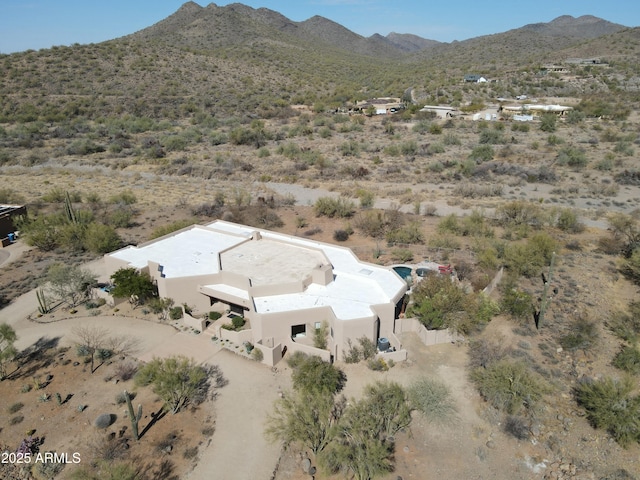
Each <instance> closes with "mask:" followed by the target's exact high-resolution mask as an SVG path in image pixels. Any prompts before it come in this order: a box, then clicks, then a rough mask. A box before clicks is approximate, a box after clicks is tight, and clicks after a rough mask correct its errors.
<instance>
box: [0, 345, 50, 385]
mask: <svg viewBox="0 0 640 480" xmlns="http://www.w3.org/2000/svg"><path fill="white" fill-rule="evenodd" d="M60 338H62V337H53V338H48V337H40V338H39V339H38V340H37V341H36V342H35V343H34V344H33V345H31V346H29V347H27V348H25V349H24V350H22V351H21V352H20V353H18V355H17V356H16V358H15V365H16V368H15V370H14V371H13V372H11V373H10V374H9V375H8V377H7V378H9V379H11V380H15V379H18V378H28V377H32V376H33V375H35V373H36V372H37V371H38V370H40V369H42V368H46V367H48V366H49V365H51V363H52V362H53V360H54V356H55V354H56V352H55V349H56V348H57V347H58V344H59V343H60Z"/></svg>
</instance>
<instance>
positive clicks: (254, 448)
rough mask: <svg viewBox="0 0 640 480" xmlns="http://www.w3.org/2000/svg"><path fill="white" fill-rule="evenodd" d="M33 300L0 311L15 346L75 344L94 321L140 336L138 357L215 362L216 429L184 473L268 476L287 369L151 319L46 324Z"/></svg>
mask: <svg viewBox="0 0 640 480" xmlns="http://www.w3.org/2000/svg"><path fill="white" fill-rule="evenodd" d="M36 305H37V301H36V297H35V292H30V293H28V294H26V295H23V296H22V297H20V298H18V299H16V300H15V301H14V302H12V303H11V304H10V305H9V306H7V307H6V308H4V309H3V310H1V311H0V322H7V323H9V324H10V325H12V326H13V328H14V329H15V330H16V333H17V335H18V340H17V342H16V347H17V348H19V349H24V348H26V347H28V346H30V345H33V344H34V343H35V342H36V341H38V340H39V339H41V338H49V339H53V338H58V339H59V345H61V346H67V345H73V343H74V336H73V333H72V332H73V329H74V328H75V327H77V326H80V325H90V326H91V325H96V326H101V327H104V328H107V329H108V330H109V331H110V332H113V333H114V334H117V335H125V336H127V337H131V338H134V339H137V340H139V342H140V343H139V345H138V351H137V352H136V355H135V356H137V357H138V358H140V359H142V360H149V359H151V358H153V357H166V356H170V355H185V356H187V357H191V358H194V359H195V360H196V361H197V362H201V363H210V364H214V365H218V366H219V367H220V369H221V371H222V373H223V374H224V376H225V378H226V379H227V380H228V384H227V385H226V386H224V387H223V388H221V389H220V390H219V391H218V397H217V398H216V401H215V402H213V403H212V404H209V405H211V407H207V408H212V412H211V415H212V416H213V417H214V418H216V425H215V433H214V435H213V437H212V440H211V442H210V444H209V445H208V446H206V447H204V446H203V447H202V449H201V453H200V454H199V455H200V461H199V463H198V465H197V466H196V468H195V469H194V470H193V471H192V472H190V473H189V474H188V477H186V478H189V479H194V480H199V479H203V480H204V479H210V478H270V477H271V475H272V473H273V471H274V469H275V468H276V464H277V462H278V457H279V454H280V448H279V445H277V444H274V443H272V442H267V440H266V439H265V438H264V435H263V434H262V431H263V421H264V418H265V417H266V414H267V412H269V411H270V410H271V408H272V405H273V402H274V401H275V399H276V398H278V392H279V391H280V390H282V389H286V388H288V386H289V375H288V373H286V372H282V371H277V370H272V369H271V368H270V367H267V366H265V365H262V364H259V363H256V362H254V361H252V360H249V359H247V358H245V357H241V356H240V355H236V354H235V353H233V352H231V351H229V350H225V349H222V348H221V347H219V346H217V345H215V344H214V342H212V341H211V337H209V336H206V335H193V334H190V333H184V332H178V331H177V330H176V329H175V328H173V327H171V326H169V325H162V324H158V323H155V322H150V321H145V320H140V319H135V318H130V317H121V316H115V315H111V316H109V315H107V316H96V317H74V318H72V319H65V320H60V321H55V322H50V323H39V322H34V321H31V320H28V319H27V316H28V315H30V314H33V313H34V311H35V308H36ZM45 320H46V319H45Z"/></svg>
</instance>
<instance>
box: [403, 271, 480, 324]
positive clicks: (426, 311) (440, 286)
mask: <svg viewBox="0 0 640 480" xmlns="http://www.w3.org/2000/svg"><path fill="white" fill-rule="evenodd" d="M467 305H468V298H467V294H466V293H465V292H464V291H463V290H462V289H460V288H458V286H457V285H456V284H454V283H452V282H451V279H450V278H449V277H448V276H446V275H432V276H429V277H426V278H424V279H423V280H422V281H421V282H420V283H418V284H417V285H416V287H415V288H414V290H413V305H411V307H410V308H409V310H408V312H407V314H408V315H409V316H415V317H416V318H417V319H418V320H419V321H420V323H422V324H423V325H424V326H425V327H426V328H428V329H433V330H438V329H444V328H448V327H450V326H452V325H453V323H454V320H456V319H458V320H459V317H461V316H463V315H466V311H465V308H466V307H467Z"/></svg>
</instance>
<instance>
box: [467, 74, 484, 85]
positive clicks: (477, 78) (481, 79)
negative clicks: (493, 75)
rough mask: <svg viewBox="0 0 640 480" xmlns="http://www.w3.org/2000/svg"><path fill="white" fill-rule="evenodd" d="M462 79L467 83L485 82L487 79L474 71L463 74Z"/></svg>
mask: <svg viewBox="0 0 640 480" xmlns="http://www.w3.org/2000/svg"><path fill="white" fill-rule="evenodd" d="M464 81H465V82H468V83H486V82H487V79H486V78H484V77H483V76H482V75H478V74H475V73H468V74H467V75H465V76H464Z"/></svg>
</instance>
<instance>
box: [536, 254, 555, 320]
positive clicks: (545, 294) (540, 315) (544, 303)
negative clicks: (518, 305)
mask: <svg viewBox="0 0 640 480" xmlns="http://www.w3.org/2000/svg"><path fill="white" fill-rule="evenodd" d="M555 260H556V252H553V253H552V254H551V262H550V263H549V278H545V276H544V274H542V283H543V285H544V287H543V289H542V299H541V300H540V309H539V310H538V311H536V312H534V314H533V315H534V319H535V322H536V329H537V330H540V329H541V328H542V324H543V323H544V314H545V313H546V311H547V307H548V306H549V302H550V301H551V296H550V295H549V284H550V283H551V281H552V280H553V265H554V263H555ZM553 293H554V294H555V293H557V292H556V291H554V292H553Z"/></svg>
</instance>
